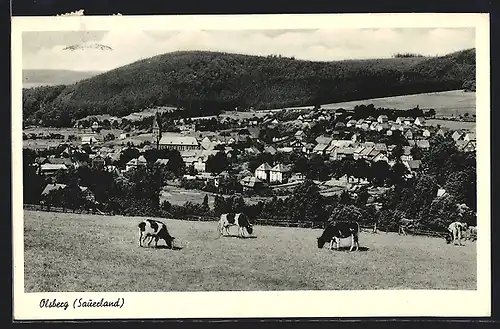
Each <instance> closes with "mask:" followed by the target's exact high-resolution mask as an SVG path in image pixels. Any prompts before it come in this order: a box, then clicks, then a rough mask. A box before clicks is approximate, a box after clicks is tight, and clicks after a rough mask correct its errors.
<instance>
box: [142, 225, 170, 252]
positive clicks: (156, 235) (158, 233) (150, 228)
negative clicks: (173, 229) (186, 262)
mask: <svg viewBox="0 0 500 329" xmlns="http://www.w3.org/2000/svg"><path fill="white" fill-rule="evenodd" d="M137 227H139V232H140V236H139V246H141V247H143V243H145V241H146V239H147V238H149V243H148V247H149V246H150V245H151V242H153V239H154V240H155V248H156V247H158V241H159V240H160V239H163V240H165V242H166V244H167V246H168V247H169V248H170V249H172V245H173V241H174V239H175V238H174V237H173V236H171V235H170V233H169V232H168V230H167V225H165V224H164V223H162V222H160V221H158V220H154V219H146V220H144V221H142V222H140V223H139V225H137Z"/></svg>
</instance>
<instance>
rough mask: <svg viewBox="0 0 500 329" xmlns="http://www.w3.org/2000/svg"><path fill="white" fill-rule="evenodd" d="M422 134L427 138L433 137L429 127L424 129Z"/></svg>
mask: <svg viewBox="0 0 500 329" xmlns="http://www.w3.org/2000/svg"><path fill="white" fill-rule="evenodd" d="M422 136H423V137H425V138H428V137H431V132H430V131H429V130H428V129H424V130H423V131H422Z"/></svg>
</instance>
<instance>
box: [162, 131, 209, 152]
mask: <svg viewBox="0 0 500 329" xmlns="http://www.w3.org/2000/svg"><path fill="white" fill-rule="evenodd" d="M159 146H160V149H162V150H178V151H185V150H199V149H200V145H199V143H198V140H197V139H196V138H195V137H193V136H186V135H181V134H174V133H168V134H165V135H163V136H162V137H161V139H160V143H159Z"/></svg>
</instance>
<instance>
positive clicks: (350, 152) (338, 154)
mask: <svg viewBox="0 0 500 329" xmlns="http://www.w3.org/2000/svg"><path fill="white" fill-rule="evenodd" d="M355 151H356V149H355V148H354V147H338V148H336V149H335V150H333V152H332V153H331V154H330V159H331V160H333V161H339V160H342V159H345V158H354V152H355Z"/></svg>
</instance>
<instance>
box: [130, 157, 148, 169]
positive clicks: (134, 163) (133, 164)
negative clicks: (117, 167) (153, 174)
mask: <svg viewBox="0 0 500 329" xmlns="http://www.w3.org/2000/svg"><path fill="white" fill-rule="evenodd" d="M147 163H148V162H147V161H146V158H144V156H142V155H141V156H140V157H138V158H137V159H132V160H130V161H129V162H127V164H126V165H125V171H129V170H131V169H136V168H138V167H141V166H145V165H146V164H147Z"/></svg>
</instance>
